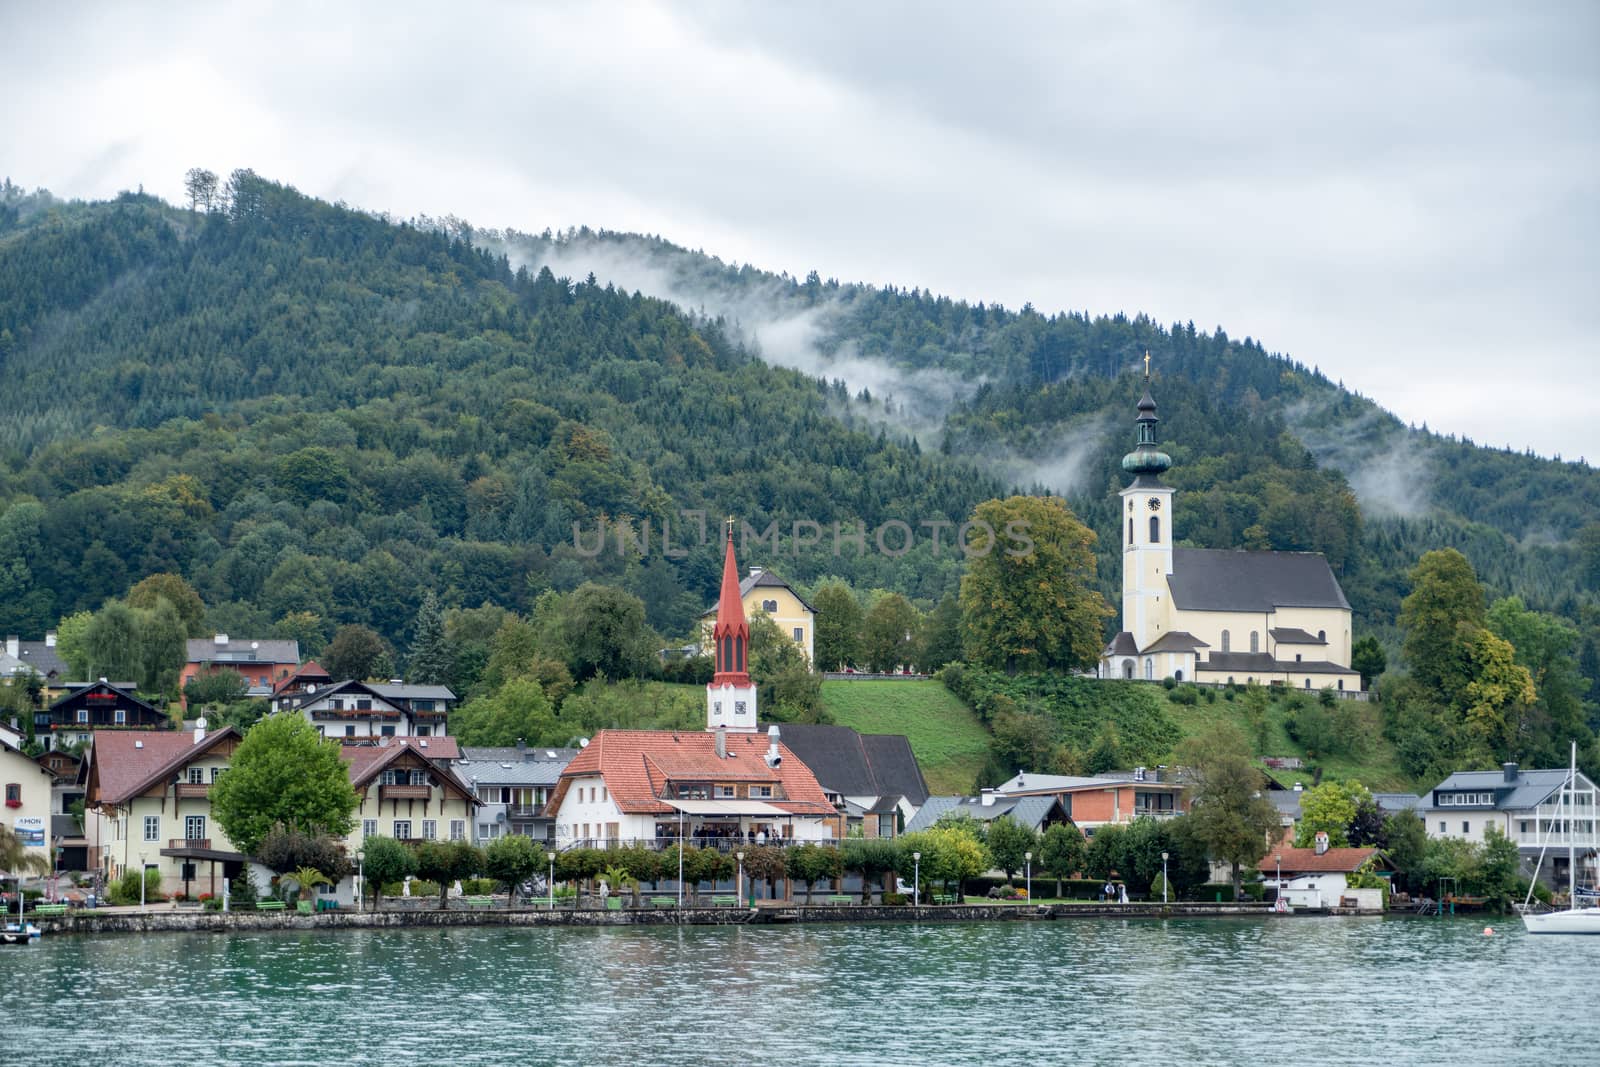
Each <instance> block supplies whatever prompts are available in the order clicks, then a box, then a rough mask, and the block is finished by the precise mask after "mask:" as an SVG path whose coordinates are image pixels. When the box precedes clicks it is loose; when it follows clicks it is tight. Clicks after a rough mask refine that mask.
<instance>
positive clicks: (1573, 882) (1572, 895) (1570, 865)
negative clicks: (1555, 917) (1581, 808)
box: [1565, 741, 1578, 911]
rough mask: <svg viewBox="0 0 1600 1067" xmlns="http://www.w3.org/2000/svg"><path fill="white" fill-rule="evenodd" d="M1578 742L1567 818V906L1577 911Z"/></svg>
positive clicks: (1574, 747) (1569, 773)
mask: <svg viewBox="0 0 1600 1067" xmlns="http://www.w3.org/2000/svg"><path fill="white" fill-rule="evenodd" d="M1577 793H1578V742H1576V741H1574V742H1572V765H1571V767H1569V768H1568V770H1567V797H1566V800H1567V804H1566V808H1567V818H1566V826H1565V829H1566V831H1567V907H1568V908H1569V909H1570V910H1572V911H1576V910H1577V908H1578V862H1577V850H1576V849H1575V848H1574V847H1573V843H1572V809H1573V808H1574V807H1575V806H1576V805H1577V802H1578V796H1577Z"/></svg>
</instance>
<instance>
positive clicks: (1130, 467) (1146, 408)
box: [1122, 352, 1172, 482]
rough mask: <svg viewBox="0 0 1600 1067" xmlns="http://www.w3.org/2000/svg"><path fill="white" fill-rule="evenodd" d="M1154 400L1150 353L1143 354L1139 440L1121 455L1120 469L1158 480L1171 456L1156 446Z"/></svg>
mask: <svg viewBox="0 0 1600 1067" xmlns="http://www.w3.org/2000/svg"><path fill="white" fill-rule="evenodd" d="M1160 421H1161V420H1160V419H1158V418H1156V402H1155V400H1154V398H1152V397H1151V396H1150V353H1149V352H1146V353H1145V354H1144V395H1143V396H1142V397H1140V398H1139V417H1138V419H1136V420H1135V423H1136V424H1137V425H1138V427H1139V442H1138V444H1137V445H1135V446H1134V449H1133V451H1132V452H1129V453H1128V454H1127V455H1126V456H1123V457H1122V469H1123V470H1125V471H1127V472H1128V473H1129V474H1132V475H1136V476H1138V477H1140V478H1145V477H1148V478H1150V479H1152V480H1156V481H1158V482H1159V480H1160V476H1161V474H1162V473H1163V472H1164V471H1166V470H1167V469H1168V468H1169V467H1171V466H1172V457H1171V456H1169V455H1167V454H1166V453H1165V452H1162V451H1161V450H1160V449H1158V448H1156V423H1158V422H1160Z"/></svg>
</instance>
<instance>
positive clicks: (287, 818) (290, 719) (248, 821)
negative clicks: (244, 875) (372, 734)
mask: <svg viewBox="0 0 1600 1067" xmlns="http://www.w3.org/2000/svg"><path fill="white" fill-rule="evenodd" d="M356 804H357V798H356V793H355V790H354V789H353V788H351V786H350V774H349V772H348V770H346V768H345V763H344V760H342V759H340V758H339V745H338V743H337V742H335V741H330V740H327V739H325V738H323V737H322V736H321V735H320V734H318V733H317V729H316V727H314V726H312V725H311V724H310V723H309V722H307V721H306V720H305V718H303V717H302V716H300V715H293V714H288V715H271V716H268V717H267V718H265V719H262V720H261V721H260V722H258V723H256V724H255V725H254V726H252V727H251V728H250V729H249V731H248V732H247V733H246V734H245V735H244V740H242V741H240V742H239V747H238V748H237V749H236V750H235V751H234V754H233V762H232V766H231V767H230V769H229V771H228V773H227V774H224V775H223V776H222V777H220V778H218V779H217V781H216V783H215V784H214V785H213V786H212V787H211V814H212V816H213V817H214V818H215V819H216V820H217V825H219V826H221V827H222V829H223V832H224V833H226V834H227V835H228V838H229V840H231V841H232V842H233V843H234V845H235V846H236V847H237V848H238V849H239V851H240V852H243V853H244V854H245V855H247V856H250V855H254V854H255V851H256V849H257V847H258V846H259V845H260V844H261V841H262V839H263V838H264V837H265V836H266V835H267V832H268V831H269V830H271V829H272V827H273V826H274V825H275V824H277V823H282V824H283V825H285V826H288V827H292V828H294V829H298V830H301V831H304V832H308V833H309V832H312V831H313V830H320V831H324V832H326V833H330V834H334V835H336V836H343V835H345V834H347V833H349V832H350V825H351V824H350V813H351V812H353V811H354V810H355V808H356Z"/></svg>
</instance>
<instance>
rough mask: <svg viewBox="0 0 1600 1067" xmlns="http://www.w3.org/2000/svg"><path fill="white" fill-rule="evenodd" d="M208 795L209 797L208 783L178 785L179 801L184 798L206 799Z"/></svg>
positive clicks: (182, 783)
mask: <svg viewBox="0 0 1600 1067" xmlns="http://www.w3.org/2000/svg"><path fill="white" fill-rule="evenodd" d="M210 795H211V783H210V782H179V783H178V798H179V799H180V800H181V799H183V798H184V797H208V796H210Z"/></svg>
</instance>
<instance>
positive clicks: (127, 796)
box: [83, 726, 247, 895]
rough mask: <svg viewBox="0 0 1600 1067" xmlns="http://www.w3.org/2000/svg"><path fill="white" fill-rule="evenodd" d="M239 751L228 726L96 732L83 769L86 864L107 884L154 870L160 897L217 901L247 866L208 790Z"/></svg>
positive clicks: (233, 732) (234, 736)
mask: <svg viewBox="0 0 1600 1067" xmlns="http://www.w3.org/2000/svg"><path fill="white" fill-rule="evenodd" d="M238 746H239V733H238V731H236V730H234V729H233V727H231V726H225V727H223V728H222V729H220V730H214V731H210V732H208V731H206V730H205V729H203V728H199V727H197V728H196V729H195V730H194V731H193V732H180V731H176V730H96V731H95V735H94V744H93V746H92V747H91V748H90V749H89V754H88V756H87V757H86V760H85V764H84V771H83V780H84V788H85V796H84V803H85V807H86V813H85V818H84V823H85V825H84V831H85V838H86V839H87V848H88V858H89V862H90V865H91V866H92V867H93V868H95V869H98V870H99V871H100V872H102V873H103V874H104V875H105V878H106V880H107V882H108V883H109V882H112V881H115V880H116V879H118V878H120V877H121V876H122V875H123V873H124V872H126V871H129V870H134V871H137V870H141V869H144V870H149V869H154V870H158V871H160V872H161V890H162V892H163V893H185V894H189V895H198V894H200V893H211V894H218V895H220V894H221V893H222V891H223V889H222V883H223V882H224V881H226V880H227V879H229V878H232V877H234V876H235V875H237V874H238V873H239V872H240V871H242V870H244V867H245V864H246V862H247V860H246V857H245V856H243V855H242V854H240V852H239V851H238V850H237V849H236V848H235V847H234V845H233V842H231V841H229V840H228V835H227V834H226V833H225V832H224V831H223V829H222V827H220V826H218V825H217V824H216V821H215V820H214V819H213V818H212V817H211V786H212V784H213V783H215V782H216V781H217V779H218V778H219V777H221V776H222V775H223V774H224V773H226V772H227V770H228V764H229V761H230V760H231V758H232V756H233V752H234V749H236V748H237V747H238Z"/></svg>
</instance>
